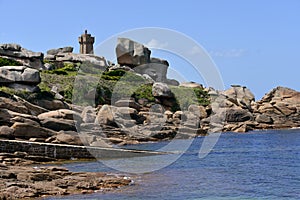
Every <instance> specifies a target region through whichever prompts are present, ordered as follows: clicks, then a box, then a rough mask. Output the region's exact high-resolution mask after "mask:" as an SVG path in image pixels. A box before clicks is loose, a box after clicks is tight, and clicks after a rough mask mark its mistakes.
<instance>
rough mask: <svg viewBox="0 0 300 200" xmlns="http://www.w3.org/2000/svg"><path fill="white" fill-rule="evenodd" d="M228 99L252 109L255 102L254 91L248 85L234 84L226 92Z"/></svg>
mask: <svg viewBox="0 0 300 200" xmlns="http://www.w3.org/2000/svg"><path fill="white" fill-rule="evenodd" d="M222 94H223V95H225V96H226V99H227V100H228V101H229V102H231V103H233V104H235V105H236V106H238V107H241V108H243V109H248V110H252V108H251V105H252V104H253V103H254V102H255V97H254V95H253V93H252V92H251V91H250V90H249V89H248V88H246V87H242V86H239V85H232V87H231V88H230V89H228V90H226V91H224V92H222Z"/></svg>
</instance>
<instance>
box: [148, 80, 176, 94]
mask: <svg viewBox="0 0 300 200" xmlns="http://www.w3.org/2000/svg"><path fill="white" fill-rule="evenodd" d="M152 95H153V96H154V97H160V98H161V97H162V98H172V97H173V96H174V95H173V93H172V91H171V90H170V88H169V87H168V85H167V84H165V83H154V84H153V86H152Z"/></svg>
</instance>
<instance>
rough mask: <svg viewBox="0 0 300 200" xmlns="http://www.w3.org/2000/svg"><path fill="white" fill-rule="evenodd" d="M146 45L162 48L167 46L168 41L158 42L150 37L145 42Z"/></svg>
mask: <svg viewBox="0 0 300 200" xmlns="http://www.w3.org/2000/svg"><path fill="white" fill-rule="evenodd" d="M146 46H147V47H149V48H155V49H164V48H166V47H167V46H168V43H167V42H160V41H158V40H156V39H152V40H150V41H149V42H148V43H147V44H146Z"/></svg>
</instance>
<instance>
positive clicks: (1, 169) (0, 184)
mask: <svg viewBox="0 0 300 200" xmlns="http://www.w3.org/2000/svg"><path fill="white" fill-rule="evenodd" d="M50 161H54V159H53V158H47V157H40V156H31V155H28V154H27V153H26V152H15V153H13V154H8V153H0V199H1V200H9V199H26V198H38V197H46V196H61V195H70V194H88V193H94V192H103V191H109V190H113V189H117V188H120V187H124V186H128V185H130V184H131V183H132V180H131V178H129V177H126V176H124V175H117V174H116V175H112V174H106V173H100V172H99V173H96V172H70V171H69V170H68V169H66V168H63V167H59V166H47V167H46V166H43V165H42V164H46V163H48V164H51V162H50Z"/></svg>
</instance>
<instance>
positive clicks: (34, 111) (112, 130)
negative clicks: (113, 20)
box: [0, 38, 300, 199]
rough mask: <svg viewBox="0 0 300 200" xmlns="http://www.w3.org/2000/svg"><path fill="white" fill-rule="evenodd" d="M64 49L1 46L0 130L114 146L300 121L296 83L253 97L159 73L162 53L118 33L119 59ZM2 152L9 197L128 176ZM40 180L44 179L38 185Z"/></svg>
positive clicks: (6, 134)
mask: <svg viewBox="0 0 300 200" xmlns="http://www.w3.org/2000/svg"><path fill="white" fill-rule="evenodd" d="M131 47H134V48H133V49H132V48H131ZM72 51H73V48H72V47H65V48H59V49H52V50H49V51H48V52H47V55H46V56H44V54H43V53H36V52H32V51H29V50H27V49H25V48H22V47H21V46H20V45H16V44H2V45H0V139H1V138H2V139H5V140H7V139H9V140H21V141H31V142H44V143H54V144H69V145H81V146H83V145H85V146H91V147H112V146H113V145H119V146H122V145H126V144H138V143H142V142H153V141H161V140H171V139H174V138H175V139H188V138H193V137H197V136H199V135H207V134H213V133H214V132H247V131H251V130H262V129H287V128H296V127H300V93H299V92H297V91H295V90H292V89H289V88H285V87H277V88H275V89H273V90H272V91H270V92H269V93H267V94H266V95H265V96H264V97H263V98H262V99H261V100H259V101H255V97H254V95H253V93H252V92H251V91H250V90H249V89H248V88H246V87H243V86H238V85H233V86H232V87H231V88H229V89H228V90H225V91H217V90H214V89H213V88H205V87H203V86H202V85H201V84H199V83H194V82H188V83H180V84H179V83H178V82H177V81H176V80H172V79H167V77H166V73H167V69H168V66H169V63H168V61H166V60H163V59H159V58H152V57H150V55H151V51H150V50H149V49H148V48H147V47H145V46H143V45H142V44H138V43H136V42H134V41H132V40H129V39H126V38H122V39H120V40H119V41H118V44H117V47H116V53H117V58H118V64H113V63H111V62H109V61H107V60H106V59H105V58H104V57H99V56H95V55H91V54H75V53H73V52H72ZM90 102H91V103H90ZM0 158H1V159H0V163H2V164H1V166H0V175H1V177H0V178H1V183H2V184H0V192H1V195H2V196H0V199H1V198H2V199H5V198H6V199H10V198H12V197H11V196H10V195H11V193H12V192H13V191H14V194H17V195H16V196H14V198H25V197H39V196H42V195H56V194H73V193H77V192H91V191H94V190H101V189H103V188H115V187H118V186H124V185H128V184H130V180H127V179H124V177H114V176H113V177H109V176H106V175H105V174H102V173H72V172H69V171H68V170H66V169H62V168H55V167H52V168H38V169H34V168H32V166H28V164H38V163H39V162H36V160H35V159H36V158H35V157H33V156H32V155H27V154H26V153H20V152H16V153H15V154H5V153H4V152H2V153H1V154H0ZM24 159H25V161H24ZM44 159H46V158H44ZM90 177H93V179H90ZM45 183H47V184H50V183H51V184H50V185H51V187H50V186H49V188H48V187H47V188H43V185H47V184H45ZM68 183H69V185H68ZM48 189H49V190H48ZM16 191H17V192H16ZM5 195H6V196H5ZM22 195H27V196H22Z"/></svg>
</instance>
